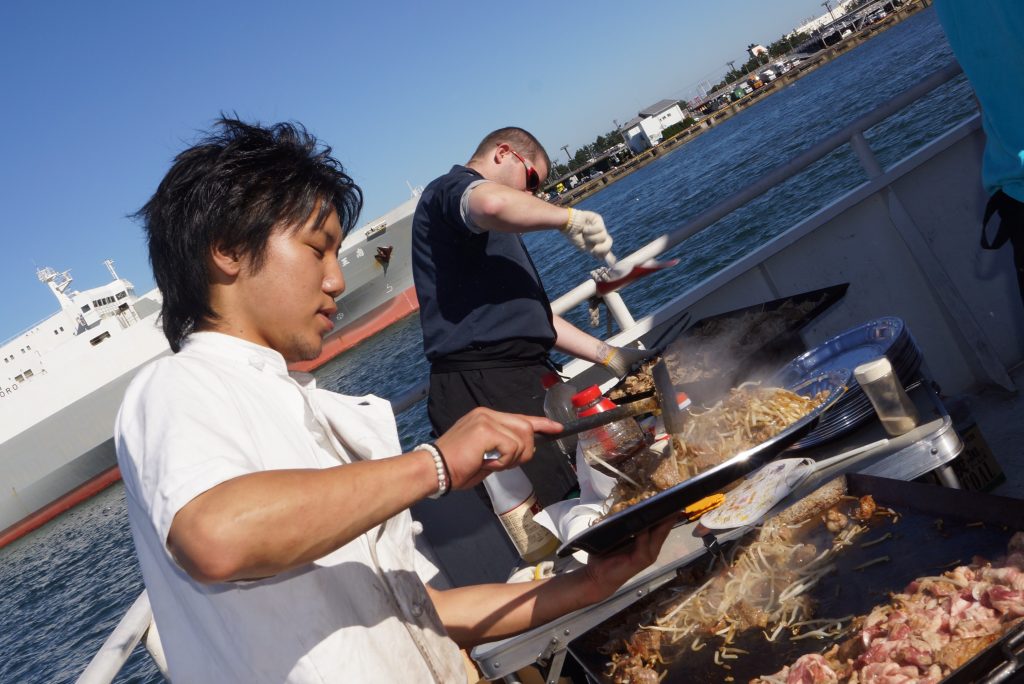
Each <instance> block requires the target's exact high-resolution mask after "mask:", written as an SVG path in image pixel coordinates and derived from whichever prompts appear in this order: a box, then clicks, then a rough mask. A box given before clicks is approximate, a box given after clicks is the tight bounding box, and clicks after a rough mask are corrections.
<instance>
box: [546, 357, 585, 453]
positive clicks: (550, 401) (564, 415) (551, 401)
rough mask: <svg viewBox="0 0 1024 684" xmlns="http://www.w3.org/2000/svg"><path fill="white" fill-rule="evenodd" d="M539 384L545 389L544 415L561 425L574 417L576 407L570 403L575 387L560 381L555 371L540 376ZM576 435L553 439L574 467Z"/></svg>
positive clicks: (574, 393)
mask: <svg viewBox="0 0 1024 684" xmlns="http://www.w3.org/2000/svg"><path fill="white" fill-rule="evenodd" d="M541 384H542V385H543V386H544V389H545V390H546V392H545V394H544V415H546V416H547V417H548V418H550V419H551V420H556V421H558V422H559V423H561V424H562V425H565V424H566V423H568V422H570V421H573V420H575V419H576V409H575V408H574V407H573V405H572V398H573V397H574V396H575V395H576V388H575V387H573V386H572V385H570V384H569V383H567V382H562V380H561V378H559V377H558V374H557V373H554V372H551V373H548V374H547V375H545V376H544V377H543V378H541ZM576 441H577V440H576V435H569V436H568V437H559V438H558V439H556V440H555V443H556V444H557V445H558V449H559V451H561V452H562V455H563V456H564V457H565V458H566V460H567V461H569V464H570V465H572V466H573V467H575V462H576Z"/></svg>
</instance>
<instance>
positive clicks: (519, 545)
mask: <svg viewBox="0 0 1024 684" xmlns="http://www.w3.org/2000/svg"><path fill="white" fill-rule="evenodd" d="M484 489H486V490H487V495H488V496H489V497H490V498H491V507H492V508H493V509H494V513H495V515H497V516H498V520H500V521H501V525H502V527H504V528H505V532H506V533H507V534H508V537H509V539H511V540H512V544H513V545H514V546H515V547H516V552H517V553H519V556H520V557H521V558H522V559H523V560H524V561H526V562H527V563H536V562H537V561H539V560H541V559H542V558H544V557H545V556H549V555H551V554H552V553H554V552H555V551H556V550H557V549H558V545H559V541H558V537H556V536H555V535H553V534H551V532H550V531H549V530H548V529H547V528H546V527H544V526H543V525H541V524H540V523H539V522H537V521H536V520H534V519H533V516H534V515H536V514H537V513H540V511H541V506H540V504H539V503H538V502H537V495H536V493H535V492H534V491H533V484H531V483H530V479H529V478H528V477H526V473H524V472H523V471H522V469H520V468H511V469H509V470H501V471H498V472H494V473H491V474H490V475H488V476H487V477H486V478H484Z"/></svg>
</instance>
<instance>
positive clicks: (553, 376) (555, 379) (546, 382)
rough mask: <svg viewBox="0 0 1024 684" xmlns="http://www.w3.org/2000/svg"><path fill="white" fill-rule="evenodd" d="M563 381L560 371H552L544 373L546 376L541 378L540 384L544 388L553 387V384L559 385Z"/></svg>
mask: <svg viewBox="0 0 1024 684" xmlns="http://www.w3.org/2000/svg"><path fill="white" fill-rule="evenodd" d="M561 381H562V378H560V377H559V376H558V373H556V372H554V371H551V372H550V373H545V374H544V377H542V378H541V379H540V384H541V387H543V388H544V389H551V387H552V386H554V385H557V384H558V383H560V382H561Z"/></svg>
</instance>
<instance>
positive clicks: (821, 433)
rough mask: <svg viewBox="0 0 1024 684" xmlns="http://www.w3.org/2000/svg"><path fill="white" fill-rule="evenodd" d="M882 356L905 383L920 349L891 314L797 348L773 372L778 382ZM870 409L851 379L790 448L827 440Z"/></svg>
mask: <svg viewBox="0 0 1024 684" xmlns="http://www.w3.org/2000/svg"><path fill="white" fill-rule="evenodd" d="M881 356H885V357H887V358H888V359H889V362H890V363H891V364H892V367H893V370H895V371H896V375H897V376H898V377H899V379H900V382H902V383H903V386H904V387H906V386H907V385H909V384H910V383H911V382H912V381H913V380H914V377H915V375H916V374H917V371H918V369H920V367H921V350H920V349H919V348H918V346H917V343H916V342H914V338H913V337H912V336H911V335H910V331H909V330H908V329H907V326H906V325H905V324H904V323H903V321H902V320H901V319H899V318H896V317H894V316H889V317H886V318H879V319H878V320H874V321H870V322H868V323H865V324H864V325H860V326H858V327H856V328H853V329H852V330H847V331H846V332H844V333H842V334H840V335H836V336H835V337H833V338H832V339H830V340H828V341H826V342H825V343H824V344H821V345H819V346H817V347H815V348H814V349H812V350H810V351H809V352H806V353H804V354H801V355H800V356H798V357H796V358H795V359H793V360H792V361H791V362H790V363H789V364H788V365H786V366H785V367H784V368H783V369H782V370H780V371H779V373H778V374H777V376H776V382H777V383H778V384H779V385H780V386H782V387H789V386H791V385H795V384H797V383H798V382H800V381H801V380H803V379H805V378H809V377H812V376H814V375H817V374H819V373H822V372H826V371H831V370H848V371H852V370H853V369H854V368H856V367H857V366H859V365H860V364H862V363H864V362H866V361H871V360H872V359H877V358H879V357H881ZM874 413H875V410H874V408H873V407H872V406H871V402H870V401H869V400H868V397H867V395H866V394H864V391H863V390H862V389H861V388H860V385H858V384H857V382H856V380H851V382H850V385H849V387H848V389H847V391H846V394H845V395H843V397H842V398H841V399H840V400H839V401H837V402H836V403H835V404H834V405H833V406H832V407H831V408H830V409H829V410H828V411H827V412H826V413H825V414H824V415H823V416H822V417H821V420H820V421H819V422H818V425H817V426H816V427H815V428H814V430H812V431H811V432H810V433H809V434H808V435H807V436H806V437H804V438H803V439H801V440H800V441H799V442H797V443H796V444H794V445H793V446H792V447H791V448H793V449H802V448H805V447H810V446H814V445H816V444H821V443H822V442H827V441H828V440H830V439H834V438H836V437H839V436H840V435H843V434H845V433H847V432H849V431H850V430H853V429H854V428H856V427H857V426H858V425H861V424H862V423H864V421H866V420H868V419H870V418H871V417H872V416H873V415H874Z"/></svg>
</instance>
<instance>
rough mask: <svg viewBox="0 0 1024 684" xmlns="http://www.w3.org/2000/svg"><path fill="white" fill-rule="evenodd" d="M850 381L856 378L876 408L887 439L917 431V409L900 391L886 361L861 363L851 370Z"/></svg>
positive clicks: (900, 384) (898, 380)
mask: <svg viewBox="0 0 1024 684" xmlns="http://www.w3.org/2000/svg"><path fill="white" fill-rule="evenodd" d="M853 377H855V378H857V383H858V384H860V386H861V388H862V389H863V390H864V394H866V395H867V396H868V399H869V400H870V401H871V405H872V406H874V407H875V413H877V414H878V419H879V420H880V421H882V427H884V428H885V431H886V432H887V433H889V435H890V436H892V437H895V436H897V435H902V434H903V433H905V432H910V431H911V430H913V429H914V428H915V427H917V424H918V421H919V419H918V415H917V409H916V408H915V407H914V402H912V401H911V400H910V397H908V396H907V392H906V390H904V389H903V384H902V383H901V382H900V379H899V378H898V377H897V376H896V373H895V372H894V371H893V369H892V364H891V363H889V359H887V358H886V357H884V356H883V357H881V358H878V359H875V360H874V361H868V362H867V363H862V364H861V365H859V366H857V367H856V368H854V369H853Z"/></svg>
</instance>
